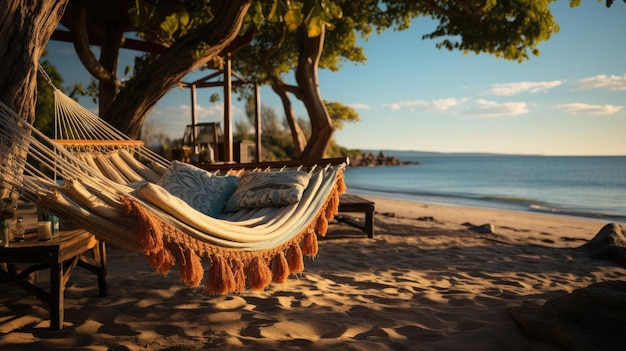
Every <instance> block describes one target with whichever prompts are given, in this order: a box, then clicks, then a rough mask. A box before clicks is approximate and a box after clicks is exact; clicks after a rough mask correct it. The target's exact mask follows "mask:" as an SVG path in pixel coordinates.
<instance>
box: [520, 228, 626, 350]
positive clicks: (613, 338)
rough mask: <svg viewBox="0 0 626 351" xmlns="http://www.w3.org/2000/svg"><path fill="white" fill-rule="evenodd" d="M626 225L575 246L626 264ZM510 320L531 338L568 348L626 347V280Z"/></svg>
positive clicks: (527, 309) (552, 302) (593, 286)
mask: <svg viewBox="0 0 626 351" xmlns="http://www.w3.org/2000/svg"><path fill="white" fill-rule="evenodd" d="M625 229H626V227H624V226H620V225H617V224H614V223H610V224H607V225H606V226H604V227H603V228H602V229H601V230H600V231H599V232H598V234H596V236H595V237H594V238H593V239H591V240H590V241H589V242H587V243H585V244H584V245H582V246H579V247H578V248H576V250H579V251H582V252H583V253H584V254H585V255H587V256H588V257H591V258H601V259H607V260H612V261H614V262H616V263H619V264H622V265H626V236H625V235H624V233H625V232H626V230H625ZM509 312H510V313H509V314H510V316H511V318H513V320H514V321H515V322H516V323H517V324H518V325H519V326H520V327H521V328H522V330H523V331H524V333H525V334H526V335H527V336H528V337H530V338H532V339H540V340H544V341H548V342H551V343H553V344H555V345H558V346H559V347H561V348H563V349H564V350H574V351H578V350H581V351H582V350H616V351H617V350H624V349H626V282H625V281H621V280H616V281H608V282H600V283H595V284H591V285H589V286H588V287H586V288H582V289H576V290H574V291H572V292H571V293H569V294H566V295H563V296H561V297H558V298H555V299H552V300H548V301H547V302H546V303H545V304H544V305H543V306H541V307H516V308H513V309H511V310H510V311H509Z"/></svg>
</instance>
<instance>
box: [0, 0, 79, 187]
mask: <svg viewBox="0 0 626 351" xmlns="http://www.w3.org/2000/svg"><path fill="white" fill-rule="evenodd" d="M66 4H67V0H45V1H20V0H3V1H2V3H1V5H0V33H2V35H1V36H0V67H2V69H0V82H2V83H1V84H0V101H2V102H3V103H5V104H6V105H7V106H9V107H10V108H11V109H12V110H13V111H15V112H16V113H17V114H18V115H20V116H22V117H23V118H25V119H27V120H28V121H29V122H31V123H33V122H34V121H35V100H36V99H37V65H38V61H39V58H40V57H41V54H42V53H43V51H44V49H45V47H46V43H47V42H48V40H49V39H50V36H51V35H52V32H53V31H54V29H55V28H56V27H57V25H58V24H59V21H60V20H61V16H62V15H63V11H64V10H65V5H66ZM3 142H5V141H3ZM17 142H18V140H13V141H6V145H3V146H2V147H3V148H5V147H6V149H4V150H16V149H15V148H14V145H15V144H14V143H17ZM12 143H13V144H12ZM22 156H23V161H24V162H25V158H26V156H25V155H22ZM14 161H15V159H14V158H9V157H6V154H2V155H0V162H2V164H5V165H7V166H8V168H7V169H14V170H15V171H16V173H15V174H21V173H22V172H21V171H22V170H23V167H24V163H23V162H20V163H19V164H15V165H11V163H14ZM5 176H7V175H5ZM1 187H2V190H1V192H2V194H1V196H2V197H6V196H8V194H10V192H11V189H10V188H9V187H7V186H6V184H1Z"/></svg>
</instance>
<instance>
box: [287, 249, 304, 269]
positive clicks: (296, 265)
mask: <svg viewBox="0 0 626 351" xmlns="http://www.w3.org/2000/svg"><path fill="white" fill-rule="evenodd" d="M287 264H288V265H289V273H291V274H298V273H302V272H303V271H304V260H303V259H302V250H300V246H298V244H293V245H291V247H290V248H289V250H288V251H287Z"/></svg>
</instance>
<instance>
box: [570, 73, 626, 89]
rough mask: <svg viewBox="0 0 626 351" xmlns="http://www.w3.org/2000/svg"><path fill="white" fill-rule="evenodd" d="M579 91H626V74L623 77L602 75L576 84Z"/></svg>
mask: <svg viewBox="0 0 626 351" xmlns="http://www.w3.org/2000/svg"><path fill="white" fill-rule="evenodd" d="M575 86H576V88H577V89H608V90H626V73H625V74H624V75H623V76H615V75H610V76H607V75H605V74H600V75H597V76H593V77H589V78H584V79H581V80H579V81H578V82H576V84H575Z"/></svg>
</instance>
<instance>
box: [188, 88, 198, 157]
mask: <svg viewBox="0 0 626 351" xmlns="http://www.w3.org/2000/svg"><path fill="white" fill-rule="evenodd" d="M197 123H198V121H197V117H196V85H195V84H192V85H191V140H190V142H191V145H192V149H191V159H192V161H194V162H198V153H199V150H198V144H197V143H196V137H197V130H196V124H197Z"/></svg>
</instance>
